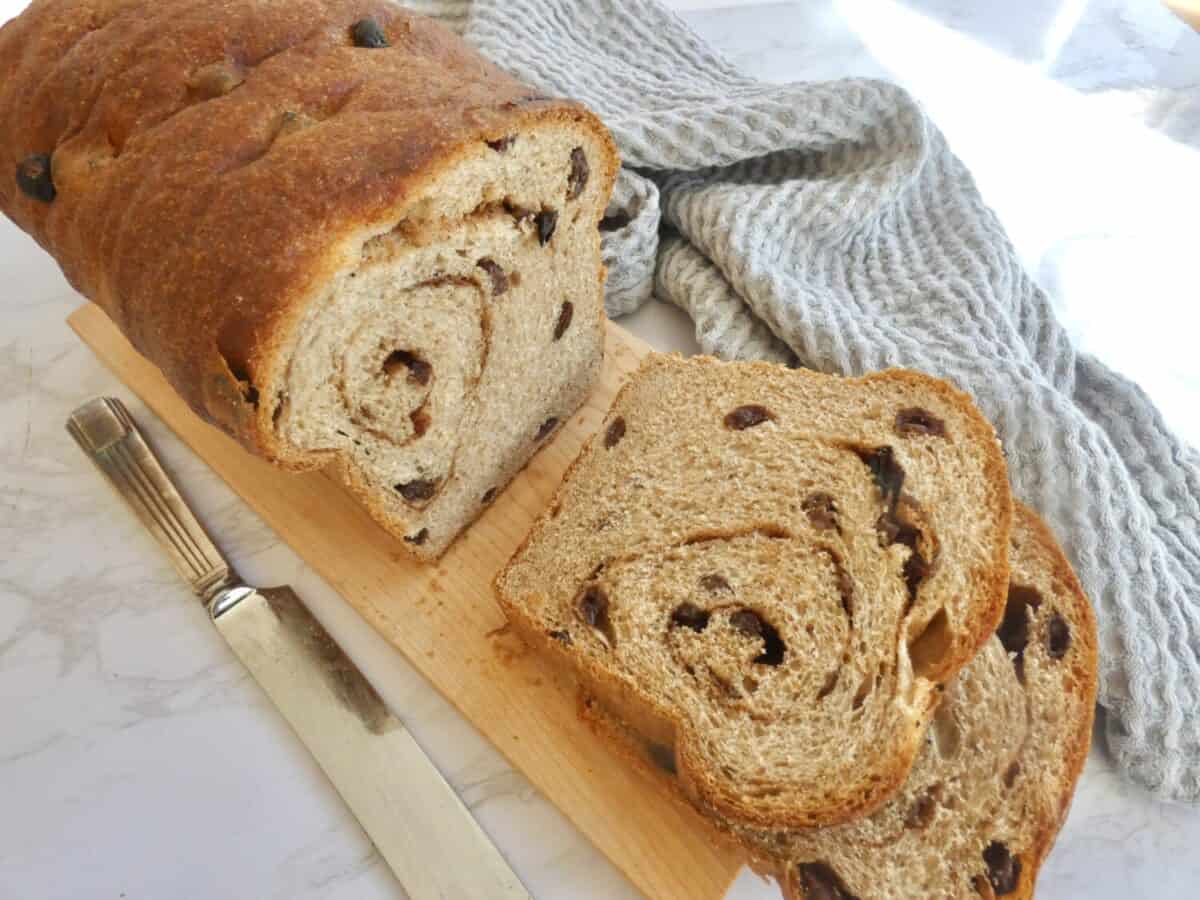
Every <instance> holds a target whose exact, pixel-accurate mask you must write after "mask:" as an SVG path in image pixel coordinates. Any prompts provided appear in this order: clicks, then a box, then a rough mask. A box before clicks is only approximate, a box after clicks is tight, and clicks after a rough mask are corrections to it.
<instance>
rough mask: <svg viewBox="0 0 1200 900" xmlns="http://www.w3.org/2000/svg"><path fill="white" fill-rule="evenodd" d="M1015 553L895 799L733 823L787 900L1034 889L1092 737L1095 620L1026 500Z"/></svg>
mask: <svg viewBox="0 0 1200 900" xmlns="http://www.w3.org/2000/svg"><path fill="white" fill-rule="evenodd" d="M1009 560H1010V563H1011V566H1012V584H1011V587H1010V588H1009V592H1008V606H1007V610H1006V612H1005V615H1004V620H1003V623H1002V625H1001V626H1000V629H999V631H998V632H997V634H996V636H995V637H993V638H992V639H990V640H989V641H988V643H987V644H986V645H985V647H984V648H983V650H982V651H981V652H980V654H979V656H977V657H976V658H975V660H974V661H973V662H972V663H971V664H970V665H969V666H967V667H966V668H965V669H964V670H963V671H962V673H961V674H960V675H959V676H958V678H957V679H955V680H954V681H953V682H951V684H950V685H949V686H948V687H947V689H946V695H945V698H944V699H943V700H942V703H941V705H940V706H939V707H938V711H937V715H936V717H935V719H934V724H933V727H932V728H931V729H930V730H929V734H928V736H927V738H926V740H925V748H924V750H923V752H922V754H921V756H920V758H919V759H918V761H917V764H916V765H915V766H914V767H913V771H912V774H911V775H910V776H909V779H908V781H907V782H906V783H905V785H904V787H903V789H902V790H901V791H900V792H899V793H898V794H896V796H895V797H893V798H892V799H891V800H890V801H888V803H887V804H886V805H885V806H883V807H882V808H881V809H880V810H878V811H877V812H876V813H874V814H873V815H871V816H869V817H868V818H865V819H861V820H859V821H855V822H848V823H846V824H844V825H839V826H835V827H832V828H820V829H815V830H812V831H808V832H801V833H794V834H790V835H788V834H780V835H774V836H771V835H764V834H756V833H754V832H752V831H749V830H747V829H739V828H734V829H732V830H733V832H734V833H735V834H736V835H737V836H738V837H739V838H740V839H741V840H742V841H743V843H745V844H747V845H749V846H751V847H753V848H754V849H755V851H756V852H757V853H758V855H759V857H760V858H761V859H762V860H763V861H764V865H765V868H767V869H768V870H772V869H773V870H774V871H775V873H776V874H777V877H778V878H779V880H780V883H781V884H782V885H784V893H785V895H786V896H787V897H788V898H791V900H959V898H963V900H966V898H972V900H977V898H979V897H984V898H995V897H1004V898H1013V900H1023V898H1028V897H1032V896H1033V889H1034V882H1035V880H1036V878H1037V873H1038V869H1039V868H1040V866H1041V864H1042V861H1043V860H1044V859H1045V857H1046V854H1047V853H1048V852H1049V850H1050V847H1051V845H1052V844H1053V842H1054V838H1055V836H1056V835H1057V833H1058V829H1059V827H1060V826H1061V824H1062V822H1063V820H1064V819H1065V817H1066V813H1067V808H1068V806H1069V805H1070V802H1071V796H1072V794H1073V793H1074V790H1075V782H1076V781H1077V780H1078V778H1079V774H1080V772H1081V771H1082V769H1083V764H1084V760H1085V759H1086V758H1087V752H1088V747H1089V744H1090V741H1091V733H1092V716H1093V711H1094V709H1095V702H1096V664H1097V663H1096V622H1095V618H1094V617H1093V615H1092V609H1091V606H1090V604H1089V603H1088V599H1087V597H1086V596H1084V594H1083V591H1082V589H1081V588H1080V586H1079V582H1078V580H1077V579H1076V577H1075V574H1074V572H1072V571H1071V567H1070V565H1069V564H1068V563H1067V560H1066V558H1065V557H1064V556H1063V554H1062V551H1061V550H1060V549H1059V547H1058V545H1057V543H1056V542H1055V540H1054V537H1053V535H1051V534H1050V531H1049V530H1048V529H1047V528H1046V526H1045V525H1044V524H1043V523H1042V521H1041V520H1040V519H1039V518H1038V517H1037V515H1036V514H1035V513H1033V512H1032V511H1031V510H1029V509H1028V508H1025V507H1022V506H1018V507H1017V513H1016V517H1015V519H1014V524H1013V536H1012V544H1011V552H1010V556H1009ZM773 860H783V862H773Z"/></svg>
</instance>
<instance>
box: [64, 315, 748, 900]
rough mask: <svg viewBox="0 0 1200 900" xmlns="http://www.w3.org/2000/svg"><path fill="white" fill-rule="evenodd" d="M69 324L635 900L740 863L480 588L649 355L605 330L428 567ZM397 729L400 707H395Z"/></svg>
mask: <svg viewBox="0 0 1200 900" xmlns="http://www.w3.org/2000/svg"><path fill="white" fill-rule="evenodd" d="M68 321H69V323H70V325H71V327H72V328H73V329H74V330H75V331H76V333H77V334H78V335H79V336H80V337H81V338H82V339H83V340H84V341H85V342H86V343H87V344H88V346H89V347H91V348H92V350H93V351H94V352H95V353H96V354H97V356H99V357H100V359H101V360H102V361H103V362H104V363H105V364H106V365H107V366H108V367H109V368H110V369H112V371H113V372H114V373H115V374H116V375H117V377H119V378H120V379H121V380H122V381H123V382H124V383H125V384H126V385H128V386H129V387H130V388H131V389H132V390H133V391H134V392H135V393H136V394H137V395H138V396H139V397H141V399H142V400H143V401H144V402H145V403H146V405H147V406H149V407H150V408H151V409H152V410H154V412H155V413H157V414H158V415H159V416H160V417H162V419H163V421H165V422H166V423H167V425H168V426H170V428H171V429H172V430H173V431H174V432H175V433H176V434H178V435H179V436H180V437H181V438H182V439H183V440H184V441H185V442H186V443H187V444H188V445H189V446H190V447H191V448H192V449H193V450H194V451H195V452H196V453H197V454H199V456H200V457H201V458H202V459H203V460H204V461H205V462H206V463H208V465H209V466H211V467H212V468H213V469H214V470H215V471H216V472H217V473H218V474H219V475H220V476H221V477H222V478H224V479H225V481H226V482H228V483H229V485H230V486H231V487H232V488H233V489H234V490H235V491H237V493H238V494H240V495H241V497H242V498H243V499H244V500H245V501H246V503H248V504H249V505H250V507H251V508H253V509H254V510H255V511H256V512H257V513H258V514H259V515H260V516H262V518H263V519H264V520H265V521H266V522H267V523H268V524H269V525H270V526H271V527H272V528H273V529H275V531H276V533H277V534H278V535H279V536H280V537H281V538H282V539H283V540H284V541H286V542H287V543H288V544H289V545H290V546H291V547H292V549H294V550H295V551H296V553H298V554H299V555H300V556H301V557H302V558H303V559H304V560H305V562H307V563H308V564H309V565H310V566H312V567H313V569H315V570H316V571H317V572H319V573H320V574H321V575H322V576H323V577H324V578H325V580H326V581H328V582H329V583H330V584H331V585H332V586H333V587H334V588H335V589H336V590H337V591H338V592H339V593H340V594H341V595H342V597H344V598H345V599H346V601H347V602H348V603H350V605H351V606H353V607H354V608H355V609H356V610H357V611H358V612H359V614H360V615H362V617H363V618H364V619H366V620H367V622H369V623H370V624H371V625H372V626H373V627H374V628H375V629H376V630H377V631H378V632H379V633H380V634H381V635H383V637H384V638H386V639H387V640H388V641H389V642H390V643H391V644H393V645H394V646H395V647H396V648H397V649H399V650H400V652H401V653H403V654H404V655H405V657H407V659H408V661H409V662H410V663H412V665H413V666H414V667H415V668H416V669H418V670H419V671H420V672H421V673H422V674H423V675H424V676H425V677H426V678H428V679H429V681H430V682H432V684H433V685H434V686H435V687H436V688H437V689H438V690H439V691H440V692H441V693H442V694H443V695H444V696H445V697H446V698H447V699H448V700H449V701H450V702H451V703H452V704H454V706H455V707H457V709H458V710H459V711H460V712H461V713H462V714H463V715H464V716H466V718H467V719H468V720H469V721H470V722H471V723H472V724H473V725H474V726H475V727H476V728H477V729H478V730H479V731H480V732H481V733H482V734H483V735H484V736H485V737H487V738H488V740H490V741H491V742H492V743H493V744H495V746H496V747H497V748H498V749H499V750H500V752H501V753H503V754H504V755H505V756H506V757H507V758H508V759H509V761H510V762H511V763H512V764H513V765H514V766H515V767H516V768H517V769H519V770H520V771H521V772H523V773H524V774H525V776H526V777H527V778H528V779H529V780H530V781H531V782H532V783H533V784H534V785H536V786H537V788H538V789H539V790H540V791H541V792H542V793H543V794H544V795H545V796H546V797H547V798H548V799H549V800H550V801H551V802H553V803H554V804H555V805H556V806H558V808H559V809H561V810H562V811H563V812H564V813H565V814H566V816H567V817H568V818H569V819H570V820H571V821H572V822H574V823H575V825H576V826H577V827H578V828H579V829H580V831H582V832H583V833H584V834H585V835H587V837H588V838H589V839H590V840H591V841H592V842H593V843H594V844H595V845H596V847H598V848H599V849H600V851H601V852H603V853H604V854H605V855H606V856H607V857H608V858H609V859H610V860H612V861H613V863H614V864H616V866H617V867H618V868H619V869H620V870H621V871H622V872H624V873H625V875H626V876H628V878H629V879H630V880H631V881H632V882H633V883H634V884H635V885H636V886H637V887H638V888H639V889H640V890H641V891H642V892H643V893H644V894H646V895H647V896H648V897H652V898H670V900H675V898H679V900H710V898H711V900H715V898H718V897H722V896H724V894H725V892H726V890H727V889H728V886H729V884H730V882H731V881H732V880H733V877H734V875H735V874H736V872H737V869H738V866H739V860H738V859H737V857H736V856H735V855H734V854H733V853H732V852H730V851H729V850H727V849H722V848H719V847H717V846H715V845H714V844H713V840H712V835H711V833H710V832H709V831H708V827H707V826H706V825H705V824H704V822H703V821H702V820H701V819H700V817H699V816H698V815H697V814H695V813H693V812H692V811H691V810H690V809H688V808H686V807H685V806H684V805H683V804H682V803H681V802H680V801H679V800H678V799H677V798H675V797H673V796H672V795H671V794H670V791H669V790H668V789H667V788H666V787H665V785H664V784H663V782H662V779H655V778H654V777H652V776H651V775H650V774H649V773H646V772H642V771H640V770H638V769H637V768H636V767H633V766H630V765H629V764H628V763H627V762H626V761H625V760H624V759H623V758H621V756H620V755H619V754H618V753H617V752H615V751H614V750H613V749H612V748H611V747H610V746H609V745H607V744H605V743H604V742H603V741H602V740H601V739H600V738H599V737H597V736H596V735H595V734H594V733H593V732H592V731H591V730H590V729H589V728H588V726H587V725H586V724H585V723H584V722H582V721H581V720H580V718H579V716H578V699H577V697H576V696H575V695H574V693H573V692H572V691H570V690H569V689H567V688H565V687H563V686H561V685H560V684H559V683H558V682H557V681H556V680H555V679H554V678H553V676H552V674H551V673H550V671H549V670H548V669H547V668H546V667H545V666H544V664H543V661H542V660H541V659H539V658H537V657H536V656H535V655H534V654H530V653H527V652H525V651H524V650H523V648H522V647H521V646H520V645H519V644H518V643H516V642H515V639H513V638H512V637H511V636H507V635H505V634H503V633H500V634H496V633H495V632H496V630H497V629H499V628H500V627H501V626H502V625H503V624H504V619H503V616H502V615H501V613H500V611H499V609H498V608H497V606H496V604H495V601H494V599H493V597H492V589H491V581H492V578H493V576H494V575H495V573H496V572H497V571H498V570H499V568H500V567H501V566H502V565H503V564H504V563H505V562H506V561H507V559H508V558H509V556H510V555H511V554H512V552H513V551H514V550H515V549H516V546H517V544H518V543H519V542H520V541H521V539H522V538H523V537H524V535H525V533H526V532H527V530H528V528H529V526H530V524H531V523H532V521H533V519H534V517H535V516H536V515H537V514H538V513H539V512H540V511H541V510H542V509H543V508H544V507H545V505H546V504H547V502H548V501H549V498H550V495H551V493H552V492H553V491H554V488H555V486H556V485H557V483H558V481H559V479H560V477H561V476H562V473H563V471H564V470H565V469H566V467H567V465H568V464H569V463H570V461H571V460H572V459H574V458H575V455H576V453H577V452H578V450H579V447H580V445H581V444H582V443H583V441H584V439H585V438H586V437H587V436H588V435H590V434H591V433H592V432H593V431H594V430H595V429H596V427H597V426H598V425H599V423H600V421H601V419H602V418H603V416H604V413H605V411H606V410H607V409H608V406H609V404H610V402H611V400H612V398H613V396H614V395H615V394H616V392H617V389H618V388H619V387H620V384H621V383H622V381H623V379H624V378H625V376H626V375H627V374H628V373H629V372H630V371H632V370H633V369H634V368H635V367H636V366H637V363H638V360H639V359H640V358H641V357H642V356H644V355H645V354H646V352H647V351H648V349H649V348H648V347H647V346H646V345H645V344H644V343H642V342H641V341H639V340H638V339H637V338H634V337H633V336H631V335H630V334H629V333H628V332H625V331H624V330H622V329H621V328H620V327H619V326H615V325H611V324H610V326H609V329H608V341H607V352H606V359H605V365H604V372H603V375H602V377H601V381H600V385H599V387H598V388H597V389H596V390H595V392H594V393H593V394H592V396H591V398H590V399H589V401H588V403H587V405H586V406H585V407H584V409H582V410H581V411H580V412H579V413H578V414H577V415H575V416H574V417H572V419H571V420H570V421H569V422H568V423H566V425H564V427H563V428H561V429H560V430H559V434H558V436H557V437H555V439H554V440H553V441H552V442H551V444H550V445H549V446H547V447H546V448H545V449H544V450H542V452H540V453H539V454H538V455H537V456H536V457H535V458H534V459H533V461H532V462H531V463H530V464H529V466H528V467H527V468H526V469H525V471H524V472H522V473H521V474H520V475H518V476H517V478H516V479H515V480H514V481H513V483H512V484H511V485H509V487H508V488H507V490H505V491H504V492H503V493H502V494H501V495H500V497H499V498H497V500H496V501H495V503H494V504H493V505H492V507H491V508H490V509H489V510H488V511H487V512H486V513H485V514H484V515H483V517H482V518H480V519H479V520H478V521H477V522H476V523H475V524H474V525H473V526H472V527H471V528H470V529H469V530H468V531H467V532H466V534H464V535H463V536H462V537H460V538H459V539H458V541H457V542H455V544H454V546H453V547H451V549H450V550H449V552H448V553H447V554H446V555H445V556H444V557H443V558H442V559H441V560H440V561H439V562H438V563H436V564H433V565H422V564H419V563H416V562H413V561H411V560H410V559H409V558H408V557H407V556H406V555H405V554H404V553H403V551H402V550H401V548H400V546H399V544H398V542H397V541H396V539H395V538H392V537H391V536H389V535H388V534H387V533H386V532H384V531H383V530H382V529H381V528H379V527H378V526H377V525H375V523H374V522H373V521H372V520H371V519H370V518H369V517H368V516H367V514H366V513H365V512H364V511H363V510H362V509H361V508H360V507H359V506H358V505H357V504H356V503H355V502H354V501H353V500H352V499H351V498H350V496H349V495H348V494H346V493H344V492H343V491H342V489H341V488H340V487H339V486H338V485H337V484H335V483H334V482H333V481H332V480H331V479H330V478H328V477H327V476H325V475H324V474H322V473H319V472H313V473H306V474H300V475H297V474H294V473H288V472H284V471H281V470H279V469H277V468H275V467H273V466H271V465H269V464H267V463H266V462H264V461H262V460H260V459H258V458H256V457H253V456H251V455H250V454H248V453H247V452H245V451H244V450H243V449H242V448H241V447H240V446H239V445H237V444H236V443H235V442H234V441H232V440H231V439H230V438H228V437H227V436H226V435H224V434H223V433H221V432H219V431H218V430H217V429H215V428H213V427H211V426H209V425H207V424H205V423H204V422H202V421H201V420H200V419H199V418H198V417H197V416H196V415H194V414H193V413H192V412H191V410H190V409H189V408H188V407H187V406H186V405H185V404H184V403H183V401H182V400H180V399H179V397H178V396H177V395H176V394H175V393H174V391H172V390H171V388H170V387H169V386H168V385H167V383H166V381H165V380H164V379H163V377H162V374H161V373H160V372H159V371H158V369H157V368H155V367H154V366H153V365H151V364H150V363H149V362H147V361H146V360H145V359H143V358H142V357H141V356H139V355H138V354H137V353H136V352H135V351H134V349H133V348H132V347H131V346H130V345H129V343H128V342H127V341H126V340H125V338H124V337H123V336H122V335H121V333H120V332H119V331H118V330H117V329H116V327H115V326H114V325H113V324H112V323H111V322H110V321H109V319H108V317H107V316H105V314H104V313H103V312H102V311H101V310H100V309H99V307H96V306H93V305H90V304H89V305H86V306H83V307H81V308H79V309H78V310H76V311H75V312H74V313H73V314H72V315H71V316H70V318H69V320H68ZM397 713H398V714H399V715H400V716H401V718H403V715H404V710H397Z"/></svg>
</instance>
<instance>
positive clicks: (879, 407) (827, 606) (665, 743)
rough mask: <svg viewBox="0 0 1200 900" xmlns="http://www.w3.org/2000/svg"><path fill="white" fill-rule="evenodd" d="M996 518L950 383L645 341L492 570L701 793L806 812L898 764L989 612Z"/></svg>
mask: <svg viewBox="0 0 1200 900" xmlns="http://www.w3.org/2000/svg"><path fill="white" fill-rule="evenodd" d="M1010 518H1011V500H1010V496H1009V489H1008V482H1007V478H1006V473H1005V465H1004V460H1003V457H1002V455H1001V452H1000V447H999V444H998V443H997V441H996V438H995V435H994V433H993V432H992V429H991V427H990V426H989V425H988V424H987V422H986V421H985V420H984V419H983V417H982V416H981V415H980V414H979V412H978V411H977V410H976V409H975V407H974V406H973V405H972V404H971V403H970V401H969V400H968V399H967V397H966V396H965V395H963V394H961V393H959V392H958V391H956V390H954V389H953V388H951V387H950V386H949V385H947V384H945V383H944V382H941V381H938V380H936V379H933V378H929V377H926V376H923V375H919V374H916V373H912V372H904V371H889V372H884V373H879V374H875V375H869V376H867V377H864V378H855V379H843V378H837V377H833V376H826V375H819V374H816V373H812V372H804V371H792V370H788V369H786V368H784V367H782V366H775V365H770V364H765V363H721V362H717V361H716V360H713V359H708V358H695V359H690V360H683V359H681V358H679V357H678V356H651V357H650V358H649V359H648V360H647V361H646V362H645V363H644V364H643V366H642V368H641V369H640V370H639V372H638V373H636V374H635V376H634V377H633V378H632V380H631V381H630V383H629V384H627V385H626V386H625V387H624V388H623V389H622V391H621V393H620V394H619V396H618V397H617V400H616V401H615V403H614V405H613V408H612V410H611V411H610V413H609V416H608V419H607V421H606V423H605V424H604V425H603V426H602V427H601V430H600V432H599V433H598V434H597V435H596V437H595V438H594V439H593V440H592V441H591V442H590V444H589V445H588V446H587V447H585V449H584V450H583V452H582V453H581V455H580V457H579V459H578V460H577V461H576V462H575V464H574V466H573V467H572V469H571V470H570V471H569V472H568V474H567V477H566V479H565V481H564V483H563V484H562V486H561V487H560V489H559V491H558V493H557V495H556V497H555V499H554V501H553V503H552V505H551V507H550V509H549V510H548V511H547V513H546V514H545V515H543V517H542V518H541V519H540V520H539V521H538V522H537V524H536V525H535V526H534V528H533V530H532V532H531V533H530V535H529V537H528V538H527V540H526V542H525V543H524V545H523V546H522V547H521V548H520V549H519V550H518V551H517V553H516V555H515V556H514V557H513V558H512V560H511V561H510V562H509V563H508V565H507V567H506V568H505V569H504V570H503V571H502V572H501V573H500V574H499V575H498V576H497V579H496V582H495V587H496V592H497V595H498V598H499V601H500V603H501V605H502V607H503V608H504V610H505V612H506V613H507V614H508V616H509V619H510V621H511V622H512V623H513V624H514V625H515V626H516V627H517V628H518V629H519V630H520V631H521V632H522V634H523V635H524V636H525V637H526V639H527V640H528V641H530V642H531V643H533V644H534V645H536V646H540V647H542V648H544V649H545V650H546V651H547V652H549V653H552V654H554V655H555V656H556V657H557V658H558V659H559V660H560V661H562V662H563V663H564V664H565V665H566V666H568V667H569V669H570V671H572V672H574V673H575V675H576V676H577V677H578V679H579V681H580V682H581V685H582V687H583V690H584V691H585V692H586V693H588V694H590V695H592V696H593V697H595V698H596V699H597V701H598V702H599V703H600V704H601V705H602V706H603V707H604V708H605V709H607V710H609V711H610V712H611V713H612V714H613V715H615V716H616V717H617V719H619V720H620V722H621V723H622V724H623V726H624V727H627V728H629V729H631V730H632V731H633V732H634V733H636V734H638V735H640V736H641V737H642V738H643V739H644V740H646V741H649V742H651V743H653V744H654V745H656V746H658V747H660V748H662V750H661V752H662V754H663V755H666V756H667V757H669V758H670V760H671V766H672V767H673V768H675V769H677V771H678V774H679V781H680V784H681V786H682V787H683V788H684V790H685V792H686V793H687V794H688V795H689V797H690V798H691V799H692V800H693V802H695V803H696V804H697V805H698V806H699V807H700V808H701V809H702V810H704V811H706V812H708V813H709V814H711V815H714V816H719V817H722V818H723V819H726V820H728V821H730V822H737V823H741V824H745V825H753V826H757V827H762V828H784V827H807V826H813V825H823V824H829V823H834V822H840V821H844V820H846V819H849V818H852V817H854V816H858V815H862V814H864V813H866V812H868V811H870V810H872V809H874V808H875V807H877V806H878V805H879V804H881V803H882V802H883V801H884V800H885V799H886V798H887V797H888V796H890V795H891V794H892V793H894V792H895V790H896V789H898V788H899V787H900V785H901V784H902V783H903V782H904V779H905V777H906V776H907V775H908V771H909V769H910V768H911V766H912V763H913V760H914V759H915V756H916V754H917V751H918V750H919V748H920V746H921V741H922V736H923V734H924V731H925V728H926V725H927V724H928V721H929V718H930V716H931V715H932V712H933V710H934V708H935V706H936V704H937V699H938V697H939V690H940V688H941V685H942V684H943V683H944V682H945V681H947V680H948V679H950V678H952V677H953V676H954V674H955V673H957V672H958V670H959V669H960V668H961V667H962V666H963V665H964V664H965V663H966V662H968V661H969V660H970V659H971V658H972V657H973V656H974V654H975V652H976V651H977V650H978V648H979V647H980V646H981V645H982V643H983V642H984V641H985V640H987V638H988V637H989V636H990V635H991V633H992V632H993V631H994V630H995V628H996V624H997V623H998V622H999V619H1000V616H1001V614H1002V612H1003V608H1004V597H1005V593H1006V590H1007V584H1008V565H1007V547H1008V536H1009V524H1010Z"/></svg>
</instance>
